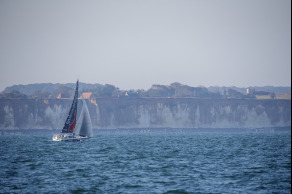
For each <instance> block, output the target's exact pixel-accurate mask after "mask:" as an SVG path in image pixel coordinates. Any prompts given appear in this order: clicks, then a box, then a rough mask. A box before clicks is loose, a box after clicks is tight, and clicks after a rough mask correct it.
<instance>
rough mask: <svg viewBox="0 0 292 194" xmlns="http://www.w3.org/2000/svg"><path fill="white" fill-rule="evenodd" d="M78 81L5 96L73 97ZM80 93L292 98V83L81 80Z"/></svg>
mask: <svg viewBox="0 0 292 194" xmlns="http://www.w3.org/2000/svg"><path fill="white" fill-rule="evenodd" d="M74 86H75V83H67V84H52V83H36V84H28V85H13V86H10V87H7V88H6V89H5V90H4V91H2V92H1V93H0V98H1V99H7V98H19V99H23V98H25V99H27V98H28V99H60V98H72V97H73V95H74ZM80 93H84V95H87V96H88V97H90V98H91V99H94V98H120V97H127V98H153V97H154V98H214V99H218V98H219V99H291V87H273V86H264V87H248V88H241V87H235V86H234V87H219V86H212V87H203V86H200V87H192V86H188V85H183V84H180V83H178V82H175V83H172V84H170V85H158V84H156V85H152V87H151V88H150V89H148V90H143V89H138V90H121V89H119V88H118V87H116V86H114V85H111V84H105V85H102V84H87V83H80Z"/></svg>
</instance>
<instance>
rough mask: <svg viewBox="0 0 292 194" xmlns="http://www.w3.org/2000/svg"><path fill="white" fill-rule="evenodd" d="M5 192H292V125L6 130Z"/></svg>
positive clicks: (2, 144)
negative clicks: (76, 133)
mask: <svg viewBox="0 0 292 194" xmlns="http://www.w3.org/2000/svg"><path fill="white" fill-rule="evenodd" d="M0 151H1V153H0V193H273V192H275V193H291V132H289V131H288V132H287V131H286V132H277V131H260V132H255V131H250V132H249V131H245V132H191V131H183V130H182V131H181V130H179V131H176V132H167V130H165V132H163V131H159V132H153V131H152V132H149V131H147V130H146V131H141V132H139V131H136V132H129V131H123V132H121V131H113V132H112V133H107V132H99V133H95V136H94V138H92V139H91V140H89V141H84V142H53V141H51V134H43V135H2V136H0Z"/></svg>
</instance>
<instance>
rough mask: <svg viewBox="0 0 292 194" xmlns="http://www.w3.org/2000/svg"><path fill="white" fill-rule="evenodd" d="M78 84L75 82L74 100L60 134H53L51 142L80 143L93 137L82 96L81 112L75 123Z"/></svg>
mask: <svg viewBox="0 0 292 194" xmlns="http://www.w3.org/2000/svg"><path fill="white" fill-rule="evenodd" d="M78 83H79V81H78V80H77V82H76V89H75V94H74V99H73V102H72V105H71V109H70V111H69V115H68V117H67V119H66V122H65V124H64V127H63V129H62V133H61V134H54V135H53V138H52V139H53V141H81V140H87V139H89V138H91V137H93V132H92V124H91V119H90V114H89V111H88V107H87V104H86V102H85V100H84V97H83V95H82V103H83V105H82V110H81V113H80V116H79V119H78V122H77V123H76V116H77V105H78Z"/></svg>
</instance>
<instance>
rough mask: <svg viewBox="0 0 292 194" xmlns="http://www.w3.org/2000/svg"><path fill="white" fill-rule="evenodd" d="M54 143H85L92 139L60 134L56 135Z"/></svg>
mask: <svg viewBox="0 0 292 194" xmlns="http://www.w3.org/2000/svg"><path fill="white" fill-rule="evenodd" d="M52 139H53V141H72V142H74V141H84V140H88V139H90V137H83V136H73V135H67V134H65V135H60V134H55V135H54V136H53V138H52Z"/></svg>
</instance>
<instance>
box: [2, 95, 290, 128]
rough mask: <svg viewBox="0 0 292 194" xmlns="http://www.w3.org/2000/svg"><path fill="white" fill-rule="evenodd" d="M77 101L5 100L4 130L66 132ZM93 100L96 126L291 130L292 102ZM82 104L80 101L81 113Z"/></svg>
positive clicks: (93, 120)
mask: <svg viewBox="0 0 292 194" xmlns="http://www.w3.org/2000/svg"><path fill="white" fill-rule="evenodd" d="M71 103H72V100H70V99H68V100H67V99H52V100H34V99H23V100H18V99H1V100H0V129H60V128H62V127H63V124H64V122H65V119H66V117H67V114H68V112H69V109H70V106H71ZM96 103H97V104H93V103H90V102H89V101H87V105H88V108H89V111H90V114H91V119H92V124H93V127H94V128H101V129H106V128H151V127H153V128H154V127H155V128H156V127H172V128H239V127H243V128H250V127H283V126H291V100H239V99H192V98H152V99H148V98H137V99H131V98H120V99H97V100H96ZM81 104H82V102H81V101H80V102H79V105H78V106H79V111H80V109H81Z"/></svg>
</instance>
